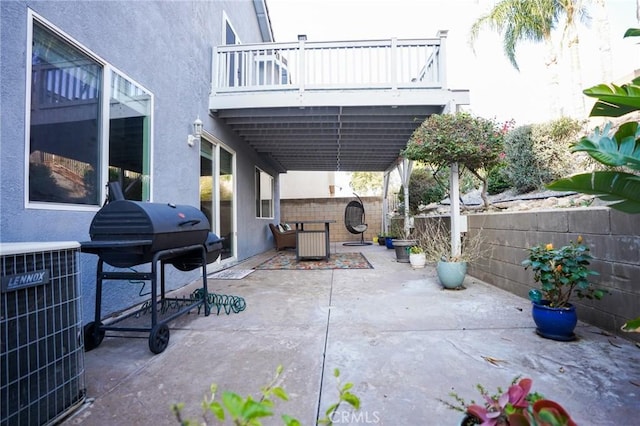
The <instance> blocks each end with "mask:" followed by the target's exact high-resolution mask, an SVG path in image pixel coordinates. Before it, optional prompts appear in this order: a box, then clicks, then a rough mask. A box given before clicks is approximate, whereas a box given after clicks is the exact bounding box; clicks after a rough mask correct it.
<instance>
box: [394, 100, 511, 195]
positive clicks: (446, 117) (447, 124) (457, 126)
mask: <svg viewBox="0 0 640 426" xmlns="http://www.w3.org/2000/svg"><path fill="white" fill-rule="evenodd" d="M512 126H513V122H512V121H509V122H506V123H504V124H498V123H497V122H495V121H494V120H489V119H485V118H481V117H474V116H472V115H471V114H469V113H466V112H458V113H456V114H434V115H432V116H430V117H429V118H427V119H426V120H425V121H424V122H423V123H422V124H421V125H420V127H418V128H417V129H416V130H415V131H414V132H413V134H412V135H411V138H410V139H409V142H408V143H407V146H406V148H405V149H404V150H403V151H402V153H401V155H402V156H403V157H406V158H409V159H411V160H416V161H421V162H423V163H427V164H431V165H433V166H435V167H436V168H440V167H444V166H447V165H449V164H451V163H459V164H461V165H462V166H464V167H466V168H467V169H468V170H469V171H470V172H471V173H473V174H474V175H475V176H476V177H477V178H478V179H480V181H482V200H483V202H484V206H485V207H488V206H489V199H488V197H487V172H488V171H489V170H490V169H491V168H492V167H493V166H495V165H497V164H498V163H499V162H500V160H501V159H502V158H503V157H504V152H503V151H504V150H503V139H504V135H505V134H506V133H507V132H508V131H509V129H510V128H511V127H512Z"/></svg>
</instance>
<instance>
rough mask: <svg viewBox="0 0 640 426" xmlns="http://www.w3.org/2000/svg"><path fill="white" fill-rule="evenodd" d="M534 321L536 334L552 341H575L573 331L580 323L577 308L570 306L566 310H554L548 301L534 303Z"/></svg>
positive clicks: (532, 312)
mask: <svg viewBox="0 0 640 426" xmlns="http://www.w3.org/2000/svg"><path fill="white" fill-rule="evenodd" d="M531 305H532V311H531V314H532V316H533V321H534V322H535V323H536V327H537V328H536V333H538V334H539V335H540V336H542V337H545V338H547V339H552V340H561V341H570V340H575V339H576V335H575V333H574V332H573V330H574V329H575V328H576V324H577V323H578V315H577V314H576V308H575V306H573V305H569V307H566V308H552V307H550V306H549V301H548V300H541V301H540V302H532V303H531Z"/></svg>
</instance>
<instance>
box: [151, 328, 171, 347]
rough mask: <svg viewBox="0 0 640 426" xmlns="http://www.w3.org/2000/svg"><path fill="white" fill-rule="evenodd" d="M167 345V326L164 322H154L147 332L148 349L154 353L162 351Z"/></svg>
mask: <svg viewBox="0 0 640 426" xmlns="http://www.w3.org/2000/svg"><path fill="white" fill-rule="evenodd" d="M167 345H169V326H168V325H167V324H165V323H159V324H156V325H155V326H154V327H153V328H152V329H151V333H149V349H150V350H151V352H153V353H154V354H159V353H160V352H162V351H164V350H165V349H166V348H167Z"/></svg>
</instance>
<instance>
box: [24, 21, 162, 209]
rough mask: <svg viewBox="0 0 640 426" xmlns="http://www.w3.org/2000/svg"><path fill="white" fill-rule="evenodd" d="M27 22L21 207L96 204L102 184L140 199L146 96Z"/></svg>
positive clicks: (146, 163) (145, 178) (147, 140)
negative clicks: (28, 59) (27, 102)
mask: <svg viewBox="0 0 640 426" xmlns="http://www.w3.org/2000/svg"><path fill="white" fill-rule="evenodd" d="M32 22H33V25H32V28H33V31H32V44H31V46H32V48H31V93H30V106H31V108H30V117H29V147H28V184H27V185H28V202H29V203H58V204H75V205H89V206H91V205H95V206H99V205H100V204H101V203H102V200H103V199H104V197H105V193H104V191H105V190H104V186H103V183H106V182H107V181H119V182H120V183H121V185H122V188H123V190H124V192H125V197H126V198H128V199H132V200H143V201H148V200H149V198H150V194H149V192H150V190H149V185H150V180H149V170H150V157H151V156H150V146H151V135H150V130H151V111H152V95H151V94H150V93H149V92H148V91H146V90H145V89H143V88H142V87H140V86H139V85H138V84H136V83H135V82H133V81H131V80H130V79H128V78H127V77H125V76H123V75H121V74H119V73H118V72H116V71H115V70H113V69H112V67H111V66H110V65H109V64H107V63H104V62H103V61H100V60H99V59H97V58H96V56H95V55H92V54H91V53H90V52H88V51H87V50H86V49H83V48H81V47H80V46H78V45H77V43H74V42H73V41H72V40H70V39H69V38H67V37H65V36H63V35H62V34H60V33H59V32H57V31H55V30H54V29H52V28H51V27H49V26H48V25H46V24H45V23H44V22H41V21H40V20H39V19H36V18H35V16H34V17H33V21H32ZM106 99H108V103H105V100H106Z"/></svg>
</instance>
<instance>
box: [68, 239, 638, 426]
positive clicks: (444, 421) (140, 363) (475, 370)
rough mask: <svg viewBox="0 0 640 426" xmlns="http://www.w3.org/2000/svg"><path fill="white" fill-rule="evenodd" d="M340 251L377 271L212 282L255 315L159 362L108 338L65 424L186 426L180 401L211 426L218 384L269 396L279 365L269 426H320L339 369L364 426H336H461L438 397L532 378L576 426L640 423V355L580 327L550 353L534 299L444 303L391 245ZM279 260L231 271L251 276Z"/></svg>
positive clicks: (199, 320)
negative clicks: (204, 414) (210, 399)
mask: <svg viewBox="0 0 640 426" xmlns="http://www.w3.org/2000/svg"><path fill="white" fill-rule="evenodd" d="M332 250H333V251H334V252H335V251H336V250H337V251H345V252H362V253H363V254H364V255H365V256H366V258H367V259H368V260H369V262H370V263H371V264H372V265H373V269H365V270H363V269H360V270H312V271H308V270H302V271H288V270H277V271H274V270H256V271H255V272H253V273H251V274H250V275H248V276H247V277H245V278H243V279H241V280H213V279H210V280H209V281H208V283H209V284H208V285H209V289H210V291H213V292H216V293H222V294H231V295H236V296H242V297H244V299H245V300H246V303H247V307H246V310H245V311H243V312H240V313H231V314H229V315H226V314H225V313H224V312H223V313H221V314H220V315H215V313H214V314H212V315H210V316H208V317H205V316H204V315H203V314H200V315H195V314H190V315H183V316H181V317H179V318H178V319H177V320H175V321H173V322H172V323H171V326H170V328H171V338H170V342H169V345H168V347H167V349H166V350H165V351H164V352H162V353H161V354H158V355H153V354H152V353H151V352H150V351H149V348H148V344H147V336H143V337H142V338H131V337H130V336H126V335H125V333H122V335H125V337H109V334H110V333H108V334H107V337H106V338H105V339H104V341H103V342H102V344H101V345H100V346H99V347H98V348H96V349H94V350H93V351H90V352H87V353H86V358H85V366H86V383H87V398H88V403H86V404H85V406H84V407H83V408H82V409H80V410H78V411H77V412H76V413H74V415H73V416H72V417H70V418H69V419H67V420H66V422H65V424H68V425H72V424H84V425H154V426H161V425H175V424H178V423H177V421H176V419H175V417H173V415H172V413H171V410H170V406H171V404H172V403H177V402H184V403H185V408H184V410H183V414H184V415H185V417H188V418H191V419H194V420H199V421H201V419H202V418H201V408H200V403H201V401H202V399H203V397H204V396H205V395H209V389H210V385H211V384H212V383H216V384H217V385H218V388H219V391H220V392H221V391H227V390H228V391H234V392H237V393H239V394H240V395H243V396H246V395H248V394H252V395H254V396H258V395H259V391H260V388H261V387H263V386H264V385H266V384H267V383H268V382H269V381H270V380H271V378H272V377H273V375H274V372H275V370H276V367H277V366H278V365H280V364H281V365H282V366H283V367H284V373H283V374H282V376H281V379H280V381H279V384H280V385H281V386H283V387H284V389H285V390H286V391H287V392H288V394H289V396H290V400H289V401H288V402H284V401H279V402H277V403H276V409H275V412H276V416H274V417H273V418H268V419H266V420H264V421H263V424H265V425H281V424H282V421H281V420H280V414H282V413H286V414H289V415H291V416H293V417H295V418H297V419H299V420H300V421H301V422H302V424H303V425H315V424H316V421H317V418H318V415H319V414H318V413H320V417H322V416H323V415H324V411H325V410H326V408H327V407H328V406H329V405H330V404H331V403H333V402H335V401H337V390H336V382H335V379H334V377H333V375H332V372H333V370H334V369H335V368H338V369H339V370H340V372H341V380H342V381H343V382H352V383H353V384H354V387H353V392H354V393H355V394H356V395H358V396H359V397H360V399H361V403H362V406H361V410H360V412H359V413H356V414H350V412H348V411H347V410H342V408H341V409H340V411H339V412H338V413H337V416H336V417H334V420H335V424H336V425H338V424H340V425H343V424H344V425H346V424H351V425H365V424H377V425H391V426H404V425H457V424H459V422H460V420H461V418H462V415H461V414H460V413H459V412H456V411H453V410H450V409H448V408H447V407H445V405H444V404H443V403H442V402H440V401H439V398H443V399H448V397H447V395H448V393H449V392H450V391H452V390H453V389H455V391H456V392H458V393H459V394H460V395H462V396H464V397H465V399H467V400H470V399H475V400H479V397H478V394H477V392H476V389H475V384H476V383H482V384H483V385H484V386H485V387H486V388H487V389H488V390H490V391H494V390H495V389H496V387H497V386H501V387H503V388H505V389H506V388H507V387H508V385H509V383H510V382H511V380H512V379H513V378H514V377H515V376H518V375H522V376H524V377H530V378H532V379H533V390H535V391H538V392H540V393H542V394H544V395H545V396H546V397H548V398H550V399H554V400H556V401H558V402H560V403H561V404H562V405H563V406H564V407H565V408H566V409H567V411H568V412H569V413H570V414H571V415H572V417H573V418H574V420H575V421H576V422H577V423H578V424H579V425H632V424H638V415H639V414H640V387H639V386H640V362H638V361H639V360H640V349H639V348H638V347H637V346H636V345H635V344H634V343H632V342H630V341H628V340H625V339H623V338H620V337H615V336H610V335H608V334H606V333H604V332H602V331H601V330H600V329H598V328H595V327H592V326H589V325H586V324H583V323H579V325H578V328H577V330H576V334H577V335H578V337H579V339H578V340H576V341H574V342H556V341H551V340H546V339H543V338H541V337H539V336H537V335H536V333H535V329H534V324H533V320H532V319H531V313H530V304H529V302H528V301H527V300H525V299H523V298H520V297H517V296H514V295H511V294H509V293H507V292H505V291H503V290H500V289H497V288H494V287H492V286H490V285H488V284H486V283H483V282H481V281H479V280H476V279H474V278H472V277H467V279H466V281H465V286H466V290H462V291H451V290H442V289H441V287H440V285H439V284H438V281H437V278H436V277H435V270H434V268H431V267H427V268H425V269H422V270H413V269H412V268H411V267H410V266H409V265H408V264H405V263H397V262H396V261H395V253H394V251H393V250H388V249H386V248H385V247H382V246H378V245H371V246H366V247H344V246H342V244H332ZM274 253H275V252H274V251H271V252H267V253H264V254H262V255H260V256H256V257H254V258H251V259H249V260H247V261H245V262H242V263H240V264H238V265H236V266H234V267H233V268H234V269H251V268H253V267H254V266H256V265H258V264H260V263H261V262H262V261H264V260H266V259H268V258H269V257H270V256H272V255H273V254H274ZM196 286H197V284H196ZM194 288H195V287H194ZM483 357H493V358H495V359H498V360H501V361H500V362H497V365H494V364H492V363H489V362H488V361H487V360H485V358H483ZM209 419H210V420H211V421H210V422H209V424H210V425H211V424H216V423H215V422H213V421H212V417H211V416H209Z"/></svg>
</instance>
